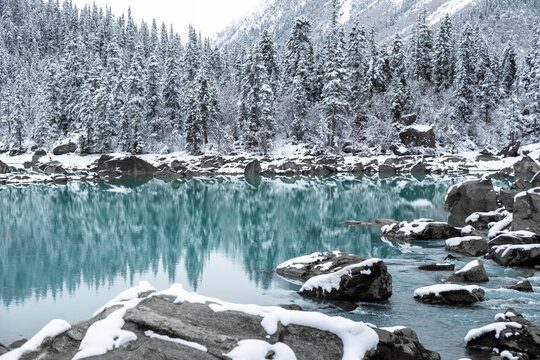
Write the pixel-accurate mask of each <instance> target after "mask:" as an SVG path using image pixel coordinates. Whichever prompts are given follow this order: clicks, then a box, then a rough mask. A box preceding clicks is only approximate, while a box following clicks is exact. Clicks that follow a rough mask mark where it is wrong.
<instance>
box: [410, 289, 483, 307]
mask: <svg viewBox="0 0 540 360" xmlns="http://www.w3.org/2000/svg"><path fill="white" fill-rule="evenodd" d="M484 294H485V292H484V290H483V289H482V288H481V287H479V286H476V285H467V286H463V285H456V284H438V285H432V286H426V287H422V288H419V289H416V290H415V291H414V299H415V300H417V301H420V302H423V303H426V304H446V305H467V304H474V303H475V302H478V301H483V300H484Z"/></svg>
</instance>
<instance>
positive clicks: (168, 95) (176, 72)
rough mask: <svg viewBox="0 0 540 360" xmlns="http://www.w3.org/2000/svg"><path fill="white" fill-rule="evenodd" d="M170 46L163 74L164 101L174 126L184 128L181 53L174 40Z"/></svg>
mask: <svg viewBox="0 0 540 360" xmlns="http://www.w3.org/2000/svg"><path fill="white" fill-rule="evenodd" d="M168 44H169V47H168V50H167V55H166V59H165V73H164V76H163V102H164V105H165V112H166V114H167V117H168V120H169V122H170V123H171V125H172V127H173V128H176V129H181V128H182V78H181V73H180V64H179V62H178V61H179V58H178V56H179V53H178V48H177V46H176V44H175V43H174V42H173V41H169V42H168Z"/></svg>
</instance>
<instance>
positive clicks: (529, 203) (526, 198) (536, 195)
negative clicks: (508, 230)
mask: <svg viewBox="0 0 540 360" xmlns="http://www.w3.org/2000/svg"><path fill="white" fill-rule="evenodd" d="M513 214H514V215H513V220H512V230H527V231H532V232H534V233H537V234H540V187H537V188H534V189H530V190H529V191H523V192H521V193H519V194H517V195H516V196H515V198H514V213H513Z"/></svg>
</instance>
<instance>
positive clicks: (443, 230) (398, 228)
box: [381, 219, 461, 241]
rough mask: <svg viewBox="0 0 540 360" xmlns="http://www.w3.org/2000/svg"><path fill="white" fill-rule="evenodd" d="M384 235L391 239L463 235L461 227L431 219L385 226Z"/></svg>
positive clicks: (443, 237) (432, 238)
mask: <svg viewBox="0 0 540 360" xmlns="http://www.w3.org/2000/svg"><path fill="white" fill-rule="evenodd" d="M381 232H382V236H384V237H386V238H388V239H390V240H401V241H413V240H440V239H448V238H452V237H456V236H460V235H461V229H458V228H456V227H453V226H452V225H449V224H448V223H444V222H436V221H433V220H430V219H419V220H415V221H412V222H407V221H402V222H400V223H399V224H391V225H386V226H383V228H382V229H381Z"/></svg>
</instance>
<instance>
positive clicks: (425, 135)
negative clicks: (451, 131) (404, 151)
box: [399, 125, 435, 148]
mask: <svg viewBox="0 0 540 360" xmlns="http://www.w3.org/2000/svg"><path fill="white" fill-rule="evenodd" d="M399 138H400V139H401V142H402V143H403V145H405V146H409V145H412V146H415V147H428V148H434V147H435V133H434V132H433V127H431V126H428V125H413V126H407V127H406V128H405V129H404V130H403V131H401V132H400V133H399Z"/></svg>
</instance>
